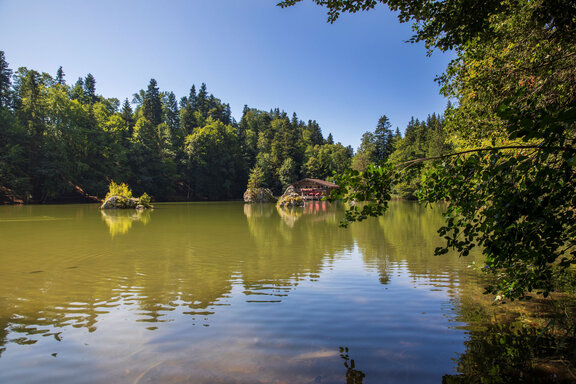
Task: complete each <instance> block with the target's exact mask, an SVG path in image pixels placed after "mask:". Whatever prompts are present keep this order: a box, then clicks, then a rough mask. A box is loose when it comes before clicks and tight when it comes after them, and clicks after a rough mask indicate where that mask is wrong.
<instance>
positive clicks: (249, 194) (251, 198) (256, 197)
mask: <svg viewBox="0 0 576 384" xmlns="http://www.w3.org/2000/svg"><path fill="white" fill-rule="evenodd" d="M244 202H245V203H275V202H276V198H275V197H274V195H273V194H272V191H271V190H269V189H268V188H249V189H247V190H246V192H244Z"/></svg>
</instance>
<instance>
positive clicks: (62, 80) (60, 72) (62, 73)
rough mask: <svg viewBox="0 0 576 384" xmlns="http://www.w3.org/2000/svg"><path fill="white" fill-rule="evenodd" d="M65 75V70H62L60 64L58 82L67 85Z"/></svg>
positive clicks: (57, 75)
mask: <svg viewBox="0 0 576 384" xmlns="http://www.w3.org/2000/svg"><path fill="white" fill-rule="evenodd" d="M65 76H66V75H64V71H63V70H62V66H60V67H59V68H58V71H56V84H58V85H65V84H66V80H64V77H65Z"/></svg>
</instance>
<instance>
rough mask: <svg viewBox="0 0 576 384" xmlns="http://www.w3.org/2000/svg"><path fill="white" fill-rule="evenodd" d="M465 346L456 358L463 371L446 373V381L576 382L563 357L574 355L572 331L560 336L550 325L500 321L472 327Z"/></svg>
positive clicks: (488, 383) (489, 383) (452, 383)
mask: <svg viewBox="0 0 576 384" xmlns="http://www.w3.org/2000/svg"><path fill="white" fill-rule="evenodd" d="M465 346H466V351H465V352H464V353H463V354H461V355H460V356H459V358H458V359H457V361H456V363H457V364H458V367H457V370H458V372H459V373H460V374H459V375H445V376H444V377H443V378H442V383H443V384H456V383H458V384H460V383H483V384H496V383H506V384H507V383H510V384H512V383H529V384H536V383H538V384H540V383H544V384H545V383H575V382H576V376H574V373H573V372H571V370H570V369H569V364H570V362H568V361H565V360H562V357H566V356H572V357H573V358H574V352H576V349H574V347H575V346H576V344H575V342H574V337H573V333H572V335H570V336H569V337H566V335H559V336H558V335H554V334H553V333H552V332H550V330H549V329H547V328H545V329H539V328H537V327H532V326H526V325H523V324H521V323H518V322H513V323H503V324H502V323H497V324H491V325H489V326H488V327H487V328H486V329H481V330H475V331H471V332H470V338H469V340H468V341H466V342H465ZM572 363H573V362H572Z"/></svg>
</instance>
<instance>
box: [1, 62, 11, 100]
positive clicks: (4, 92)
mask: <svg viewBox="0 0 576 384" xmlns="http://www.w3.org/2000/svg"><path fill="white" fill-rule="evenodd" d="M11 77H12V70H11V69H10V68H8V63H7V62H6V59H5V58H4V51H0V107H7V106H9V105H10V84H11V81H10V79H11Z"/></svg>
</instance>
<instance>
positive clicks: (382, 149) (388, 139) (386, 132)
mask: <svg viewBox="0 0 576 384" xmlns="http://www.w3.org/2000/svg"><path fill="white" fill-rule="evenodd" d="M391 128H392V124H390V120H389V119H388V117H387V116H386V115H382V116H381V117H380V119H378V124H377V125H376V130H375V131H374V141H375V148H374V152H375V153H374V156H375V159H374V160H375V161H376V162H380V161H384V160H386V159H387V158H388V157H389V156H390V155H391V154H392V152H394V141H393V137H394V135H393V134H392V129H391Z"/></svg>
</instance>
